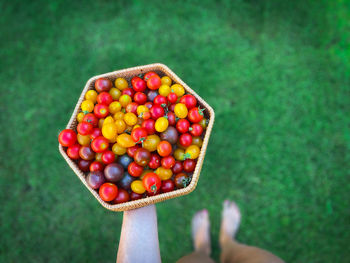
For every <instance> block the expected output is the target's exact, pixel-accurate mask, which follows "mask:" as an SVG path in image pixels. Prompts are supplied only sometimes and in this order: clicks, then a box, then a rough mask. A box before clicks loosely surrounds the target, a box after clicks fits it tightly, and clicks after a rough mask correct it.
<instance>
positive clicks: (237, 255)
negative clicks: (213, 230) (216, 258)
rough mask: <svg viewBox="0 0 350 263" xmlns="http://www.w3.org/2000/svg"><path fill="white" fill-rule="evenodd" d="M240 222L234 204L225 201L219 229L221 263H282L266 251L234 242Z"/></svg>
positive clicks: (239, 215) (239, 214) (238, 213)
mask: <svg viewBox="0 0 350 263" xmlns="http://www.w3.org/2000/svg"><path fill="white" fill-rule="evenodd" d="M240 221H241V213H240V211H239V208H238V206H237V205H236V204H235V203H234V202H229V201H227V200H226V201H225V202H224V208H223V212H222V221H221V229H220V246H221V249H222V252H221V257H220V259H221V262H222V263H283V261H282V260H281V259H280V258H278V257H276V256H275V255H273V254H271V253H270V252H268V251H265V250H263V249H260V248H257V247H251V246H246V245H243V244H240V243H238V242H237V241H235V240H234V237H235V235H236V233H237V231H238V228H239V224H240Z"/></svg>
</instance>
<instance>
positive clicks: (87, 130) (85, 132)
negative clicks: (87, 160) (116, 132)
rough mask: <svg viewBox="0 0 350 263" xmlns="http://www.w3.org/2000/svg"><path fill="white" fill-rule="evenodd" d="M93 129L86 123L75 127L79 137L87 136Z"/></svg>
mask: <svg viewBox="0 0 350 263" xmlns="http://www.w3.org/2000/svg"><path fill="white" fill-rule="evenodd" d="M93 129H94V127H93V126H92V124H91V123H89V122H86V121H83V122H81V123H79V124H78V126H77V131H78V133H80V134H81V135H89V134H90V133H91V132H92V130H93Z"/></svg>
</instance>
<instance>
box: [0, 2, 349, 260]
mask: <svg viewBox="0 0 350 263" xmlns="http://www.w3.org/2000/svg"><path fill="white" fill-rule="evenodd" d="M0 10H1V15H0V83H1V85H0V91H1V101H0V123H1V132H0V134H1V137H0V145H1V147H0V156H1V157H0V173H1V176H0V185H1V191H0V200H1V201H0V202H1V203H0V205H1V208H0V233H1V234H0V261H1V262H19V261H22V262H114V261H115V258H116V252H117V247H118V241H119V233H120V227H121V222H122V213H113V212H109V211H107V210H105V209H104V208H102V207H101V206H100V205H99V204H98V202H97V201H96V200H94V198H93V197H92V196H91V194H89V192H88V191H87V190H86V189H85V188H84V187H83V185H82V184H81V183H80V182H79V180H78V179H77V177H76V176H75V175H74V173H73V172H72V171H71V170H70V168H69V167H68V165H67V164H66V163H65V161H64V160H63V158H62V157H61V156H60V155H59V152H58V149H57V135H58V133H59V131H60V130H61V129H63V128H64V127H65V125H66V123H67V122H68V120H69V118H70V115H71V113H72V111H73V107H74V105H75V103H76V101H77V98H78V97H79V95H80V93H81V90H82V88H83V87H84V85H85V83H86V81H87V80H88V79H89V78H90V77H91V76H94V75H97V74H101V73H105V72H110V71H113V70H117V69H122V68H127V67H131V66H136V65H143V64H148V63H153V62H162V63H164V64H166V65H168V66H169V67H170V68H171V69H173V70H174V71H175V72H176V73H177V74H178V75H179V76H180V77H181V78H182V79H183V80H184V81H185V82H187V83H188V84H189V85H190V86H191V87H192V88H193V89H194V90H195V91H196V92H198V93H199V94H200V95H201V96H202V97H203V98H204V99H205V100H206V101H207V102H208V103H209V104H210V105H211V106H212V107H213V108H214V109H215V112H216V121H215V125H214V129H213V132H212V135H211V139H210V144H209V147H208V150H207V155H206V158H205V162H204V166H203V170H202V174H201V178H200V180H199V184H198V186H197V189H196V190H195V191H194V192H193V193H191V194H190V195H188V196H185V197H181V198H176V199H173V200H169V201H166V202H164V203H161V204H159V205H157V210H158V222H159V239H160V248H161V253H162V258H163V262H174V261H175V260H176V259H178V258H179V257H181V256H182V255H184V254H185V253H189V252H190V251H191V250H192V246H191V238H190V220H191V217H192V216H193V214H194V212H195V211H197V210H199V209H202V208H205V207H206V208H208V210H209V212H210V216H211V221H212V238H213V242H212V243H213V257H214V258H215V259H218V257H219V247H218V244H217V241H216V240H217V238H218V230H219V224H220V211H221V203H222V201H223V200H224V199H226V198H228V199H233V200H236V201H237V203H238V204H239V205H240V207H241V210H242V214H243V221H242V225H241V230H240V232H239V234H238V239H239V240H240V241H242V242H244V243H247V244H251V245H256V246H259V247H262V248H265V249H268V250H270V251H272V252H273V253H276V254H277V255H279V256H280V257H282V258H283V259H285V260H286V261H288V262H348V260H349V258H350V252H349V242H350V228H349V222H350V212H349V207H350V202H349V192H350V185H349V179H350V176H349V171H350V169H349V168H350V165H349V163H350V155H349V150H350V129H349V124H350V88H349V84H350V81H349V80H350V78H349V77H350V74H349V72H350V71H349V70H350V60H349V59H350V51H349V42H350V41H349V37H350V33H349V32H350V31H349V29H350V27H349V21H350V16H349V12H350V5H349V2H348V1H345V0H344V1H340V0H338V1H335V0H330V1H325V0H320V1H305V0H304V1H258V0H256V1H253V0H251V1H242V0H237V1H217V2H214V1H184V2H180V1H126V0H125V1H84V2H83V1H1V2H0ZM145 242H147V240H146V241H145Z"/></svg>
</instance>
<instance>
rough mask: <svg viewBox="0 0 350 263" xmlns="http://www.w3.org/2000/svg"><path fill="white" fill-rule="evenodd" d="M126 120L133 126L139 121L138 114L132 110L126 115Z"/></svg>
mask: <svg viewBox="0 0 350 263" xmlns="http://www.w3.org/2000/svg"><path fill="white" fill-rule="evenodd" d="M124 121H125V123H126V124H127V125H130V126H133V125H135V124H136V123H137V116H136V115H135V114H134V113H132V112H128V113H126V114H125V115H124Z"/></svg>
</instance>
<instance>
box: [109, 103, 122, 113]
mask: <svg viewBox="0 0 350 263" xmlns="http://www.w3.org/2000/svg"><path fill="white" fill-rule="evenodd" d="M108 109H109V112H110V113H111V114H115V113H117V112H118V111H121V109H122V105H121V104H120V102H119V101H113V102H112V103H111V104H109V106H108Z"/></svg>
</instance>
